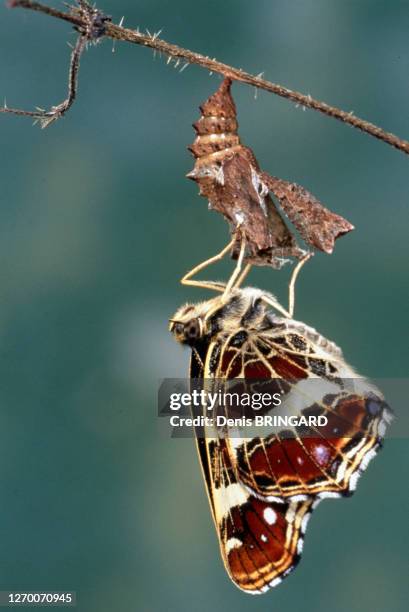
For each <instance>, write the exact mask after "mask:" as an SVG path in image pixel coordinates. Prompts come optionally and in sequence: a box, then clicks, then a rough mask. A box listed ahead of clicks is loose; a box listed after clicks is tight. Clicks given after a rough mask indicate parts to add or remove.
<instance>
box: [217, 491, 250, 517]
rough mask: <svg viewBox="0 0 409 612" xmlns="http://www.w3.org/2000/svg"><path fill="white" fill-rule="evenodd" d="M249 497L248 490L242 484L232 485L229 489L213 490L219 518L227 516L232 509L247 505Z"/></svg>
mask: <svg viewBox="0 0 409 612" xmlns="http://www.w3.org/2000/svg"><path fill="white" fill-rule="evenodd" d="M248 498H249V496H248V493H247V492H246V489H245V488H244V487H242V486H241V485H240V484H237V483H235V484H231V485H229V486H228V487H221V488H220V489H213V499H214V502H215V510H216V515H217V517H218V518H223V517H224V516H226V515H227V514H228V513H229V512H230V510H231V509H232V508H234V507H235V506H240V505H242V504H245V503H247V500H248Z"/></svg>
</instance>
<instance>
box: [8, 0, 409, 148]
mask: <svg viewBox="0 0 409 612" xmlns="http://www.w3.org/2000/svg"><path fill="white" fill-rule="evenodd" d="M85 4H86V3H85V1H84V0H81V2H80V6H83V5H85ZM9 6H10V7H12V8H25V9H30V10H33V11H38V12H40V13H44V14H46V15H50V16H51V17H56V18H57V19H63V20H64V21H68V22H69V23H72V24H73V25H74V26H76V28H77V29H79V31H81V30H82V31H84V30H85V29H86V27H87V23H86V19H85V17H84V14H83V11H81V9H78V8H75V7H71V8H70V9H69V11H68V12H63V11H59V10H57V9H54V8H51V7H49V6H45V5H43V4H41V3H39V2H33V1H31V0H10V2H9ZM87 6H89V5H87ZM94 10H96V9H94ZM99 15H102V13H99ZM106 19H109V18H106ZM103 36H105V37H107V38H112V39H114V40H121V41H125V42H129V43H133V44H137V45H142V46H144V47H150V48H152V49H155V50H156V51H157V52H159V53H163V54H164V55H167V56H168V57H169V58H171V59H175V60H179V61H181V60H184V62H185V63H187V64H197V65H198V66H201V67H202V68H205V69H206V70H209V71H210V72H217V73H219V74H222V75H224V76H225V77H230V78H231V79H233V80H234V81H240V82H242V83H246V84H248V85H251V86H253V87H256V88H258V89H264V90H265V91H269V92H271V93H274V94H276V95H278V96H281V97H282V98H286V99H288V100H292V101H293V102H295V103H296V104H297V105H299V106H302V107H305V108H311V109H313V110H316V111H319V112H321V113H323V114H324V115H326V116H327V117H333V118H334V119H338V120H339V121H342V122H343V123H346V124H348V125H351V126H353V127H354V128H356V129H358V130H361V131H362V132H365V133H367V134H369V135H371V136H373V137H374V138H378V139H379V140H382V141H383V142H385V143H387V144H389V145H391V146H393V147H395V148H396V149H398V150H399V151H402V152H403V153H406V154H407V155H409V141H407V140H403V139H402V138H399V137H398V136H396V135H395V134H392V133H391V132H386V131H385V130H383V129H382V128H380V127H379V126H377V125H374V124H373V123H370V122H369V121H366V120H364V119H360V118H359V117H357V116H356V115H354V114H353V113H348V112H346V111H343V110H341V109H339V108H336V107H335V106H330V105H329V104H326V103H325V102H321V101H320V100H316V99H315V98H312V97H311V96H310V95H305V94H302V93H300V92H298V91H292V90H291V89H287V88H286V87H283V86H282V85H279V84H277V83H272V82H271V81H267V80H265V79H263V78H261V77H260V76H253V75H251V74H249V73H247V72H244V71H243V70H241V69H239V68H234V67H233V66H230V65H228V64H224V63H222V62H218V61H216V60H215V59H211V58H209V57H206V56H204V55H201V54H200V53H195V52H194V51H190V50H189V49H183V48H182V47H179V46H178V45H174V44H171V43H168V42H166V41H165V40H162V39H160V38H158V35H157V34H153V35H152V34H143V33H141V32H140V31H139V30H131V29H129V28H123V27H121V26H119V25H115V24H113V23H111V22H110V21H106V22H104V31H103V33H102V34H100V37H103ZM66 110H67V109H66ZM0 111H2V112H12V109H0ZM64 112H65V111H64ZM16 114H24V113H21V112H17V113H16Z"/></svg>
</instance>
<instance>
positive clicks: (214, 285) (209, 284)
mask: <svg viewBox="0 0 409 612" xmlns="http://www.w3.org/2000/svg"><path fill="white" fill-rule="evenodd" d="M235 242H236V238H233V239H232V240H231V241H230V242H229V244H228V245H227V246H225V247H224V249H223V250H222V251H220V253H218V254H217V255H214V256H213V257H210V259H206V261H202V263H200V264H198V265H197V266H195V267H194V268H193V269H192V270H189V272H187V273H186V274H185V275H184V277H183V278H182V279H181V281H180V282H181V283H182V285H190V286H191V287H201V288H202V289H211V290H213V291H220V292H221V293H223V291H225V289H226V285H225V284H224V283H219V282H216V281H200V280H193V279H192V276H194V275H195V274H197V273H198V272H200V271H201V270H204V268H207V266H210V265H211V264H212V263H215V262H216V261H220V260H221V259H223V257H224V256H225V255H226V253H228V252H229V251H230V249H231V248H232V247H233V245H234V243H235Z"/></svg>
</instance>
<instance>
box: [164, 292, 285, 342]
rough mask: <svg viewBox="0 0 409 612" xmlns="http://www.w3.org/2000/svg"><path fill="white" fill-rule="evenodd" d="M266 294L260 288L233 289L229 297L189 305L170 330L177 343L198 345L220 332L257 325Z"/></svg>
mask: <svg viewBox="0 0 409 612" xmlns="http://www.w3.org/2000/svg"><path fill="white" fill-rule="evenodd" d="M264 296H267V294H265V293H264V292H262V291H260V290H259V289H253V288H250V287H248V288H246V289H235V290H233V291H232V292H231V293H230V295H229V296H228V297H227V298H222V297H216V298H214V299H212V300H208V301H206V302H199V303H198V304H185V305H184V306H182V307H181V308H179V309H178V310H177V311H176V313H175V314H174V315H173V317H172V318H171V319H170V325H169V331H170V332H171V333H172V334H173V335H174V337H175V339H176V340H177V342H180V343H181V344H187V345H189V346H195V345H197V344H199V343H201V342H209V341H210V340H211V339H212V338H213V337H214V336H215V335H216V334H218V333H225V334H229V333H232V332H234V331H237V330H238V329H240V328H243V327H245V328H249V327H250V328H251V327H253V326H255V327H256V326H257V324H258V322H259V321H260V320H261V319H262V318H263V316H264V314H265V311H266V304H265V302H264V301H263V299H262V298H263V297H264ZM269 297H270V298H272V296H269ZM272 299H273V298H272Z"/></svg>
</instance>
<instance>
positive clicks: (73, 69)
mask: <svg viewBox="0 0 409 612" xmlns="http://www.w3.org/2000/svg"><path fill="white" fill-rule="evenodd" d="M86 45H87V39H86V38H85V36H82V35H81V34H80V35H79V36H78V38H77V42H76V43H75V46H74V47H73V50H72V53H71V61H70V70H69V74H68V93H67V97H66V98H65V100H63V101H62V102H61V103H60V104H57V105H56V106H52V107H51V109H50V110H48V111H46V110H44V109H42V108H37V110H35V111H26V110H22V109H19V108H9V107H8V106H7V105H6V104H5V105H4V107H3V108H0V112H1V113H12V114H13V115H22V116H23V117H33V118H34V119H35V121H34V123H37V122H38V121H39V122H40V125H41V127H42V128H46V127H48V126H49V125H50V124H51V123H53V122H54V121H56V120H57V119H60V117H62V116H63V115H65V113H66V112H67V111H68V110H69V109H70V108H71V106H72V105H73V104H74V101H75V98H76V97H77V91H78V72H79V68H80V58H81V54H82V52H83V51H84V49H85V47H86Z"/></svg>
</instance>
